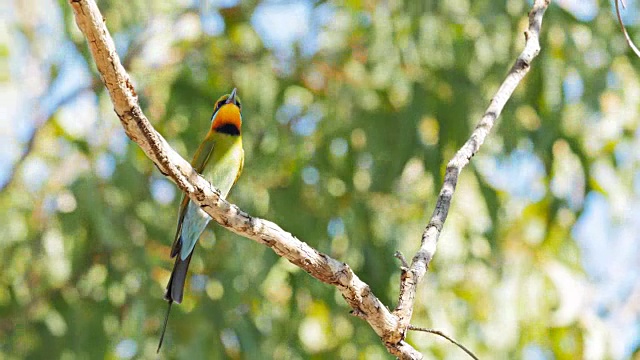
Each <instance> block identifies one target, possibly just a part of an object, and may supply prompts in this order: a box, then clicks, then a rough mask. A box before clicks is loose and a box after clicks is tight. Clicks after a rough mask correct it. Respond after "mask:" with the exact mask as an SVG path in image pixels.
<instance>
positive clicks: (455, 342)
mask: <svg viewBox="0 0 640 360" xmlns="http://www.w3.org/2000/svg"><path fill="white" fill-rule="evenodd" d="M408 329H409V330H414V331H423V332H427V333H431V334H435V335H438V336H442V337H443V338H445V339H447V340H449V341H451V342H452V343H454V344H455V345H456V346H457V347H459V348H460V349H462V351H464V352H466V353H467V354H468V355H469V356H471V357H472V358H473V359H474V360H478V357H477V356H476V355H475V354H474V353H473V352H472V351H471V350H469V349H467V347H465V346H464V345H462V344H460V343H459V342H457V341H456V340H454V339H453V338H451V337H449V336H447V335H446V334H444V333H443V332H442V331H440V330H434V329H427V328H421V327H417V326H413V325H409V327H408Z"/></svg>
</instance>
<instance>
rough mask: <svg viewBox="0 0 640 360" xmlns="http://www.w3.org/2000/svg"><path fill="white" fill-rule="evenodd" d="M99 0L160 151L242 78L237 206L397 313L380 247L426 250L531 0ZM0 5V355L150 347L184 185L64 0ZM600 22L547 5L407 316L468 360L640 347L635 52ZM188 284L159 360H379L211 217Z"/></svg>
mask: <svg viewBox="0 0 640 360" xmlns="http://www.w3.org/2000/svg"><path fill="white" fill-rule="evenodd" d="M627 5H628V7H629V9H628V10H627V11H625V21H626V22H627V24H628V25H629V30H630V31H631V34H632V35H634V34H636V33H637V26H636V25H637V24H638V16H637V14H638V10H639V9H638V7H639V4H638V1H634V0H627ZM99 7H100V9H101V11H102V13H103V15H104V16H105V19H106V23H107V25H108V27H109V30H110V31H111V34H112V35H113V37H114V39H115V42H116V45H117V48H118V52H119V54H120V56H121V58H122V60H123V62H124V63H125V66H126V68H127V69H128V71H129V73H130V75H131V76H132V78H133V80H134V83H135V86H136V89H137V92H138V94H139V97H140V101H141V104H142V106H143V109H144V111H145V113H146V114H147V116H148V117H149V119H150V120H151V121H152V123H153V125H154V126H155V127H156V129H157V130H158V131H159V132H160V133H161V134H162V135H164V137H165V138H167V139H168V141H169V142H170V144H171V145H172V146H173V147H174V148H175V149H176V150H177V151H178V152H180V153H181V154H182V155H183V156H184V157H187V158H191V156H192V155H193V153H194V151H195V149H196V147H197V146H198V144H199V141H200V139H201V138H203V136H204V135H205V133H206V131H207V129H208V126H209V118H210V115H211V114H210V113H211V111H212V106H213V103H214V101H215V99H217V98H218V97H219V96H220V95H222V94H224V93H228V92H229V91H230V90H231V89H232V88H233V87H237V88H238V89H239V94H240V96H241V98H242V100H243V111H244V120H245V122H244V128H243V130H244V144H245V145H244V146H245V151H246V162H245V170H244V174H243V176H242V177H241V178H240V181H239V183H238V184H237V186H236V187H235V188H234V190H233V191H232V193H231V195H230V200H231V201H232V202H233V203H236V204H238V205H239V206H240V207H241V208H242V209H244V210H246V211H248V212H249V213H251V214H253V215H256V216H260V217H264V218H267V219H270V220H273V221H275V222H277V223H278V224H280V225H281V226H282V227H283V228H285V229H286V230H288V231H291V232H292V233H293V234H295V235H296V236H298V237H299V238H301V239H302V240H303V241H306V242H308V243H309V244H311V245H312V246H314V247H316V248H317V249H319V250H320V251H323V252H326V253H328V254H330V255H331V256H333V257H335V258H337V259H340V260H342V261H345V262H347V263H348V264H349V265H350V266H351V267H352V268H353V269H354V270H355V271H356V273H357V274H358V275H359V276H360V277H361V278H362V279H363V280H364V281H366V282H367V283H369V284H370V285H371V288H372V289H373V291H374V292H375V294H376V295H377V296H379V297H380V298H381V299H382V301H383V302H384V303H385V304H387V305H388V306H389V307H393V306H395V303H396V300H397V293H398V278H399V264H398V261H397V260H396V259H395V258H394V257H393V253H394V252H395V251H396V250H400V251H402V252H403V253H404V254H405V255H407V256H408V257H409V256H412V254H413V253H414V252H415V251H416V250H417V247H418V244H419V239H420V235H421V232H422V230H423V227H424V226H425V224H426V222H427V220H428V218H429V216H430V214H431V211H432V210H433V206H434V203H435V198H436V195H437V192H438V190H439V188H440V185H441V182H442V175H443V170H444V166H445V165H446V162H447V161H448V160H449V159H450V158H451V157H452V156H453V154H454V152H455V151H456V149H457V148H458V147H459V146H460V145H461V144H462V143H463V142H464V140H465V139H466V138H467V137H468V135H469V134H470V131H471V130H472V128H473V126H474V124H475V123H476V122H477V121H478V120H479V118H480V116H481V114H482V112H483V111H484V109H485V107H486V106H487V105H488V102H489V100H490V98H491V96H492V94H493V93H494V92H495V90H496V89H497V87H498V85H499V83H500V82H501V81H502V80H503V78H504V76H505V74H506V72H507V70H508V68H509V67H510V66H511V65H512V63H513V61H514V59H515V58H516V56H517V54H518V53H519V52H520V50H521V49H522V47H523V44H524V37H523V35H522V33H523V31H524V29H525V28H526V25H527V18H526V13H527V11H528V10H529V7H530V3H529V2H527V1H521V0H508V1H495V0H473V1H472V0H452V1H431V0H429V1H426V0H425V1H413V0H405V1H401V0H390V1H382V2H376V1H364V0H363V1H358V0H352V1H346V2H344V3H343V2H341V1H310V0H289V1H275V0H273V1H256V0H253V1H237V0H209V1H206V0H203V1H195V0H145V1H142V0H101V1H99ZM0 8H1V11H0V14H1V15H0V16H1V17H2V20H3V21H2V22H0V28H2V31H0V64H1V65H0V69H1V71H2V72H1V81H0V103H1V107H2V110H1V113H2V114H1V115H0V116H1V122H0V144H2V145H1V146H0V186H1V192H0V209H1V210H0V229H1V233H2V235H1V236H0V263H1V264H2V265H1V268H0V269H1V270H0V359H22V358H31V359H44V358H47V359H49V358H59V359H76V358H78V359H95V358H106V359H130V358H154V357H155V349H156V346H157V341H158V336H159V333H160V327H161V325H162V319H163V316H164V312H165V309H166V303H165V302H164V301H163V300H162V294H163V289H164V286H165V284H166V281H167V280H168V276H169V271H170V269H171V267H172V262H171V261H170V260H169V256H168V255H169V246H170V244H171V241H172V237H173V235H174V232H175V225H176V212H177V205H178V202H179V199H180V197H181V195H180V193H179V192H178V191H177V190H176V187H175V186H174V185H173V184H172V183H171V182H169V181H168V180H167V179H165V178H164V177H163V176H162V175H161V174H160V173H158V171H157V170H156V169H155V167H154V166H153V164H152V163H151V161H150V160H148V159H147V158H146V157H145V156H144V154H143V153H142V151H141V150H140V149H139V148H138V147H137V146H136V145H135V144H134V143H132V142H131V141H129V139H128V138H127V137H126V136H125V134H124V132H123V130H122V128H121V126H120V124H119V122H118V119H117V117H116V116H115V114H114V112H113V110H112V105H111V103H110V100H109V97H108V95H107V93H106V91H105V89H104V87H103V85H102V83H101V81H100V79H99V77H98V76H97V74H96V71H95V66H94V64H93V61H92V59H91V57H90V55H89V53H88V50H87V46H86V43H85V39H84V38H83V36H82V35H81V33H80V32H79V31H78V29H77V27H76V25H75V23H74V21H73V16H72V13H71V9H70V7H69V5H68V4H67V2H66V1H52V0H25V1H16V0H14V1H8V2H2V5H0ZM612 9H613V8H612V4H611V3H610V2H608V1H602V0H601V1H596V0H564V1H553V4H552V5H551V7H550V8H549V10H548V11H547V13H546V16H545V18H544V24H543V32H542V53H541V54H540V56H539V57H538V58H537V59H536V60H535V62H534V65H533V68H532V70H531V72H530V73H529V75H527V77H526V79H525V81H524V82H523V83H522V84H521V86H520V87H519V88H518V90H517V91H516V92H515V94H514V96H513V97H512V99H511V100H510V101H509V103H508V105H507V107H506V109H505V112H504V114H503V116H502V117H501V118H500V121H499V124H498V126H497V127H496V128H495V130H494V131H493V132H492V134H491V135H490V136H489V138H488V141H487V143H486V144H485V145H484V147H483V148H482V149H481V151H480V153H479V154H478V155H477V156H476V157H475V158H474V159H473V160H472V162H471V164H470V166H469V167H468V168H467V169H465V170H464V172H463V173H462V176H461V179H460V182H459V187H458V190H457V193H456V196H455V198H454V201H453V208H452V211H451V213H450V216H449V219H448V221H447V223H446V225H445V228H444V232H443V234H442V237H441V241H440V244H439V248H438V252H437V254H436V257H435V260H434V261H433V263H432V267H431V270H430V271H429V273H428V274H427V276H426V277H425V280H424V282H423V283H422V285H421V287H420V289H419V293H418V300H417V305H416V311H415V315H414V319H413V323H414V324H415V325H417V326H425V327H433V328H437V329H440V330H443V331H445V332H446V333H448V334H449V335H451V336H453V337H455V338H457V339H458V340H459V341H461V342H462V343H463V344H465V345H466V346H467V347H469V348H471V349H472V350H473V351H475V352H476V353H477V354H478V355H479V356H480V358H487V359H531V360H537V359H638V358H639V356H640V355H638V354H639V352H640V350H639V349H640V272H639V269H640V267H639V265H638V264H639V263H640V167H639V166H638V165H639V162H640V140H639V135H640V130H638V124H639V121H640V120H639V110H640V78H639V73H638V70H637V69H638V66H640V60H639V59H637V58H635V57H634V56H633V55H632V54H631V52H630V50H629V49H628V47H627V45H626V43H625V41H624V39H623V36H622V34H621V32H620V31H619V27H618V25H617V22H616V20H615V15H614V13H613V11H612ZM635 38H636V39H637V40H640V34H639V35H638V36H636V37H635ZM191 275H192V276H191V277H190V280H189V282H188V284H187V295H186V297H185V301H184V303H183V304H181V305H179V306H174V310H173V312H172V316H171V319H170V323H169V327H168V332H167V338H166V339H165V345H164V348H163V350H162V352H163V357H166V358H203V359H204V358H208V359H218V358H234V359H240V358H246V359H258V358H274V359H309V358H311V359H338V358H341V359H386V358H390V356H389V355H388V354H387V353H386V350H385V348H384V347H383V345H382V344H381V343H380V341H379V340H378V338H377V337H376V336H375V334H374V332H373V331H372V330H371V329H370V327H369V326H368V325H367V324H366V323H365V322H363V321H361V320H359V319H357V318H354V317H352V316H350V315H349V310H350V309H349V308H348V307H347V305H346V304H345V302H344V301H343V300H342V299H341V297H340V295H339V293H338V292H337V291H336V290H335V289H334V288H332V287H330V286H328V285H324V284H322V283H319V282H318V281H316V280H314V279H312V278H311V277H310V276H308V275H307V274H306V273H305V272H303V271H301V270H299V269H297V268H296V267H294V266H292V265H290V264H289V263H288V262H286V261H284V260H283V259H280V258H278V257H277V256H276V255H275V254H274V253H273V252H272V251H271V250H269V249H268V248H265V247H264V246H262V245H259V244H257V243H254V242H252V241H250V240H247V239H244V238H241V237H238V236H236V235H234V234H232V233H230V232H228V231H226V230H224V229H222V228H220V227H218V226H216V225H215V224H211V225H210V226H209V229H208V230H207V231H206V232H205V234H204V235H203V237H202V239H201V241H200V245H198V247H197V249H196V252H195V256H194V258H193V261H192V265H191ZM408 340H409V341H410V342H411V343H412V344H413V345H414V346H416V347H417V348H418V349H419V350H421V351H422V352H423V353H424V354H425V355H426V357H427V358H430V359H465V358H466V355H464V354H463V353H462V352H461V351H460V350H459V349H457V348H456V347H454V346H453V345H451V344H449V343H448V342H446V341H444V340H443V339H441V338H437V337H434V336H433V335H429V334H424V333H411V334H410V335H409V338H408Z"/></svg>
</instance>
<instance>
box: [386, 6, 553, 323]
mask: <svg viewBox="0 0 640 360" xmlns="http://www.w3.org/2000/svg"><path fill="white" fill-rule="evenodd" d="M549 3H550V0H536V1H535V2H534V4H533V9H532V10H531V11H530V12H529V28H528V29H527V30H526V31H525V33H524V35H525V40H526V42H525V46H524V50H523V51H522V53H521V54H520V56H518V58H517V59H516V62H515V64H514V65H513V66H512V67H511V70H510V71H509V73H508V74H507V77H506V79H505V80H504V81H503V82H502V85H500V88H498V91H497V92H496V94H495V95H494V97H493V98H492V99H491V102H490V103H489V107H488V108H487V110H486V111H485V113H484V115H483V116H482V119H481V120H480V122H479V123H478V125H477V126H476V128H475V130H474V131H473V133H472V134H471V137H470V138H469V140H467V142H466V143H465V144H464V145H463V146H462V148H460V150H458V152H457V153H456V154H455V156H454V157H453V159H451V161H449V163H448V164H447V169H446V172H445V176H444V182H443V185H442V189H441V190H440V195H439V196H438V201H437V203H436V208H435V210H434V211H433V215H431V220H429V224H428V225H427V227H426V228H425V229H424V232H423V234H422V242H421V245H420V249H419V250H418V252H417V253H416V255H415V256H414V257H413V260H412V263H411V267H410V268H409V269H406V268H403V269H402V272H401V275H400V276H401V279H400V298H399V301H398V306H397V307H396V309H395V310H394V311H393V313H394V314H395V315H396V316H398V319H399V320H400V323H401V325H402V327H404V328H406V327H408V326H409V322H410V321H411V316H412V313H413V305H414V300H415V296H416V291H417V287H418V284H419V283H420V281H421V280H422V278H423V277H424V275H425V273H426V272H427V269H428V267H429V262H431V259H433V256H434V255H435V252H436V245H437V244H438V238H439V237H440V233H441V232H442V227H443V225H444V222H445V220H446V219H447V215H448V213H449V207H450V206H451V199H452V198H453V193H454V192H455V189H456V184H457V183H458V176H459V175H460V172H461V171H462V169H463V168H464V167H465V166H466V165H467V164H468V163H469V161H470V160H471V158H472V157H473V156H474V155H475V154H476V153H477V152H478V150H479V149H480V146H481V145H482V143H483V142H484V140H485V138H486V137H487V135H488V134H489V131H490V130H491V128H492V127H493V125H494V124H495V121H496V119H497V118H498V117H499V116H500V113H501V112H502V109H504V106H505V104H506V103H507V101H508V100H509V98H510V97H511V94H513V91H514V90H515V89H516V87H517V86H518V84H519V83H520V81H521V80H522V79H523V78H524V76H525V75H526V74H527V72H529V69H530V67H531V61H533V59H534V58H535V57H536V56H537V55H538V53H540V41H539V36H540V27H541V26H542V17H543V15H544V12H545V10H547V7H548V6H549ZM405 269H406V270H405Z"/></svg>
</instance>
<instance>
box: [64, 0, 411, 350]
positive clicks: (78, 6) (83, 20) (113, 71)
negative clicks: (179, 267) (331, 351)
mask: <svg viewBox="0 0 640 360" xmlns="http://www.w3.org/2000/svg"><path fill="white" fill-rule="evenodd" d="M70 4H71V6H72V8H73V12H74V16H75V19H76V23H77V24H78V27H79V28H80V30H81V31H82V32H83V34H84V35H85V37H86V38H87V41H88V44H89V48H90V50H91V54H92V56H93V58H94V60H95V62H96V66H97V68H98V71H99V72H100V74H101V76H102V79H103V81H104V83H105V86H106V88H107V90H108V91H109V95H110V96H111V101H112V102H113V105H114V111H115V112H116V114H117V115H118V117H119V118H120V121H121V123H122V126H123V127H124V129H125V132H126V133H127V136H129V138H131V139H132V140H133V141H135V142H136V143H137V144H138V145H139V146H140V147H141V148H142V150H143V151H144V152H145V153H146V154H147V156H148V157H149V158H150V159H151V160H152V161H153V162H154V163H155V165H156V166H158V168H159V169H160V170H161V171H162V172H163V173H165V174H167V176H168V177H169V178H170V179H171V180H172V181H173V182H175V183H176V185H178V187H179V188H180V190H182V191H183V192H185V193H186V194H187V195H188V196H189V198H190V199H191V200H192V201H194V202H195V203H197V204H198V205H200V206H201V208H202V209H203V210H204V211H205V212H207V214H209V216H211V218H212V219H213V220H215V221H216V222H218V223H219V224H220V225H222V226H224V227H226V228H227V229H229V230H231V231H233V232H234V233H236V234H238V235H241V236H244V237H246V238H249V239H251V240H254V241H256V242H259V243H261V244H264V245H266V246H268V247H270V248H271V249H272V250H273V251H274V252H275V253H276V254H278V255H279V256H282V257H285V258H286V259H287V260H289V261H290V262H291V263H293V264H295V265H297V266H298V267H300V268H302V269H304V270H305V271H306V272H307V273H309V274H310V275H311V276H313V277H315V278H316V279H318V280H320V281H322V282H324V283H327V284H330V285H333V286H335V287H336V288H337V289H338V290H339V291H340V292H341V294H342V296H343V297H344V299H345V300H346V301H347V303H348V304H349V306H351V307H352V308H353V313H354V314H357V315H358V316H359V317H361V318H363V319H364V320H366V321H367V322H368V323H369V325H370V326H371V327H372V328H373V330H374V331H375V332H376V334H378V336H379V337H380V338H381V340H382V341H383V343H384V344H385V346H386V347H387V349H388V350H389V352H391V353H393V354H395V355H398V356H399V355H404V354H407V355H411V356H412V358H421V357H422V356H421V355H420V353H418V352H417V351H416V350H415V349H414V348H413V347H412V346H411V345H409V344H407V343H405V342H403V341H402V339H403V333H401V332H400V331H398V320H397V318H396V317H395V316H393V315H392V314H391V312H390V311H389V309H387V307H386V306H384V304H382V302H381V301H380V300H379V299H378V298H377V297H376V296H375V295H374V294H373V293H372V292H371V289H370V288H369V285H367V284H366V283H364V282H363V281H362V280H360V278H358V276H357V275H356V274H355V273H354V272H353V271H352V270H351V268H350V267H349V266H348V265H347V264H345V263H342V262H340V261H338V260H335V259H333V258H331V257H330V256H328V255H326V254H323V253H320V252H319V251H317V250H316V249H314V248H312V247H310V246H309V245H308V244H306V243H304V242H302V241H300V240H298V239H297V238H296V237H294V236H293V235H291V234H290V233H288V232H286V231H284V230H283V229H282V228H280V226H278V225H277V224H275V223H273V222H270V221H267V220H263V219H260V218H256V217H252V216H250V215H249V214H247V213H245V212H244V211H242V210H240V209H239V208H238V207H237V206H235V205H232V204H230V203H228V202H227V201H226V200H224V199H222V198H220V192H219V190H218V189H216V188H214V187H213V186H212V185H211V184H210V183H209V182H208V181H207V180H205V179H204V178H202V177H201V176H200V175H199V174H198V173H197V172H196V171H195V170H194V169H193V168H192V167H191V165H190V164H189V162H188V161H186V160H185V159H184V158H182V157H181V156H180V155H179V154H178V153H176V152H175V151H174V150H173V149H172V148H171V147H170V146H169V144H168V143H167V141H166V140H165V139H164V138H163V137H162V136H161V135H160V134H158V133H157V132H156V131H155V129H154V128H153V126H152V125H151V124H150V123H149V120H148V119H147V118H146V117H145V115H144V114H143V112H142V110H141V109H140V106H139V104H138V100H137V95H136V93H135V90H134V87H133V85H132V83H131V79H130V78H129V75H128V74H127V73H126V71H125V69H124V68H123V66H122V64H121V63H120V59H119V57H118V54H117V53H116V51H115V46H114V43H113V40H112V38H111V36H110V35H109V32H108V30H107V28H106V26H105V24H104V19H103V17H102V15H101V14H100V10H99V9H98V7H97V5H96V4H95V2H94V1H92V0H71V1H70Z"/></svg>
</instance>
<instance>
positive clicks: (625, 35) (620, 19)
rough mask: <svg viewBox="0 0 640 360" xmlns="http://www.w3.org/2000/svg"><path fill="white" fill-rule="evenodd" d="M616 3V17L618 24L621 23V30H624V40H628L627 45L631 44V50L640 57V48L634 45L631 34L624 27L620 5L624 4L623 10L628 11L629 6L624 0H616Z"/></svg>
mask: <svg viewBox="0 0 640 360" xmlns="http://www.w3.org/2000/svg"><path fill="white" fill-rule="evenodd" d="M614 1H615V3H616V15H617V16H618V22H619V23H620V28H622V33H623V34H624V38H625V39H626V40H627V44H629V47H630V48H631V50H633V52H634V53H635V54H636V56H637V57H640V50H638V48H637V47H636V44H634V43H633V40H631V36H629V33H628V32H627V27H626V26H625V25H624V22H623V21H622V15H621V14H620V4H619V3H622V8H623V9H626V8H627V5H626V4H625V3H624V0H614Z"/></svg>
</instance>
